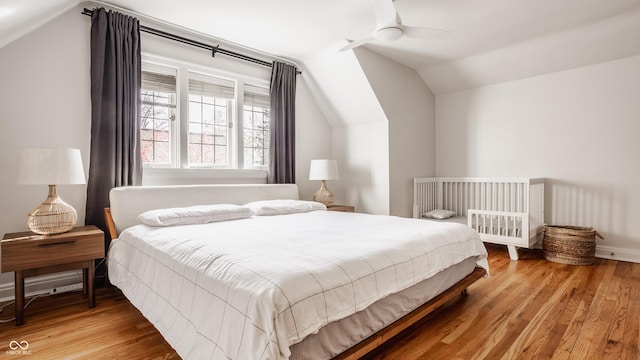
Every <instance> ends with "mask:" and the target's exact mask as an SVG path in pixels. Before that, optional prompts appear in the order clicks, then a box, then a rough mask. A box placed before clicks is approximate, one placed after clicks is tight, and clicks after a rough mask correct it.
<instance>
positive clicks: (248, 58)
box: [82, 8, 302, 75]
mask: <svg viewBox="0 0 640 360" xmlns="http://www.w3.org/2000/svg"><path fill="white" fill-rule="evenodd" d="M82 14H83V15H87V16H92V15H93V10H89V9H87V8H84V9H83V10H82ZM140 31H142V32H146V33H148V34H152V35H156V36H159V37H162V38H165V39H169V40H173V41H177V42H180V43H183V44H187V45H191V46H195V47H199V48H201V49H206V50H209V51H211V56H212V57H215V56H216V54H217V53H219V54H222V55H227V56H231V57H234V58H236V59H240V60H244V61H248V62H251V63H254V64H258V65H262V66H266V67H273V63H270V62H268V61H264V60H260V59H256V58H254V57H251V56H248V55H244V54H240V53H237V52H235V51H231V50H225V49H222V48H221V47H220V45H215V46H213V45H209V44H205V43H202V42H200V41H196V40H193V39H188V38H185V37H182V36H179V35H175V34H171V33H168V32H166V31H162V30H158V29H154V28H150V27H148V26H144V25H140ZM296 74H298V75H300V74H302V72H301V71H300V70H298V69H296Z"/></svg>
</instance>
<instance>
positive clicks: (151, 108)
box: [140, 88, 176, 165]
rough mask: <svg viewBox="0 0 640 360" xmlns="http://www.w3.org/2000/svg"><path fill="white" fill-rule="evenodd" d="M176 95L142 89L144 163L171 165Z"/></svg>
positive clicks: (141, 126)
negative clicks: (172, 121) (172, 123)
mask: <svg viewBox="0 0 640 360" xmlns="http://www.w3.org/2000/svg"><path fill="white" fill-rule="evenodd" d="M175 98H176V96H175V93H165V92H160V91H156V90H149V89H144V88H143V89H142V114H141V115H142V118H141V121H140V136H141V139H142V163H143V164H144V165H169V164H171V120H172V117H173V112H174V109H175Z"/></svg>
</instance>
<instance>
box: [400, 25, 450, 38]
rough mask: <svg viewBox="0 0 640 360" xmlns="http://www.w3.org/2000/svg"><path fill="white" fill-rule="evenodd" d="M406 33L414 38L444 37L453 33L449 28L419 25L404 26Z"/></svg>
mask: <svg viewBox="0 0 640 360" xmlns="http://www.w3.org/2000/svg"><path fill="white" fill-rule="evenodd" d="M403 30H404V34H405V35H406V36H407V37H410V38H414V39H443V38H445V37H447V35H449V33H451V31H449V30H444V29H435V28H428V27H418V26H403Z"/></svg>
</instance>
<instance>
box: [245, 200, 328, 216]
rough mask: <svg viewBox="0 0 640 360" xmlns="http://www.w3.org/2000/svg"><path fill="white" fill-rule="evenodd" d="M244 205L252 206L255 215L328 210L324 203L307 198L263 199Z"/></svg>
mask: <svg viewBox="0 0 640 360" xmlns="http://www.w3.org/2000/svg"><path fill="white" fill-rule="evenodd" d="M244 206H246V207H248V208H250V209H251V210H252V211H253V214H254V215H287V214H295V213H303V212H309V211H316V210H327V207H326V206H325V205H324V204H322V203H319V202H315V201H306V200H263V201H254V202H250V203H248V204H245V205H244Z"/></svg>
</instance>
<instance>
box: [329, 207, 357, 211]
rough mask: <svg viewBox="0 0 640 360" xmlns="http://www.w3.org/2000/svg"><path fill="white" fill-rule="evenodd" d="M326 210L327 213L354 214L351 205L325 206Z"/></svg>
mask: <svg viewBox="0 0 640 360" xmlns="http://www.w3.org/2000/svg"><path fill="white" fill-rule="evenodd" d="M327 210H329V211H340V212H355V211H356V209H355V207H354V206H351V205H329V206H327Z"/></svg>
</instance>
